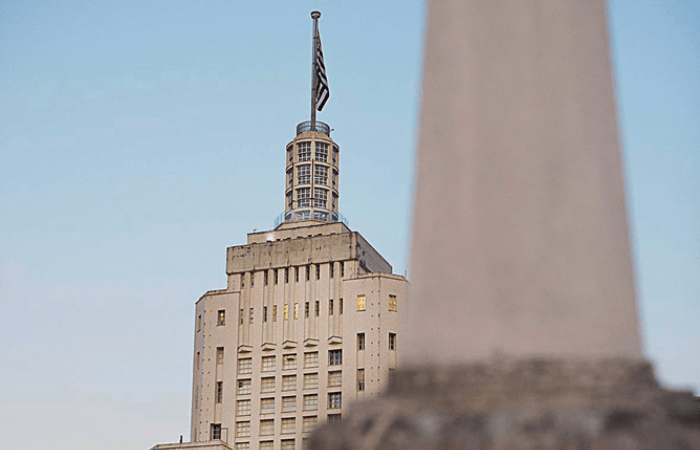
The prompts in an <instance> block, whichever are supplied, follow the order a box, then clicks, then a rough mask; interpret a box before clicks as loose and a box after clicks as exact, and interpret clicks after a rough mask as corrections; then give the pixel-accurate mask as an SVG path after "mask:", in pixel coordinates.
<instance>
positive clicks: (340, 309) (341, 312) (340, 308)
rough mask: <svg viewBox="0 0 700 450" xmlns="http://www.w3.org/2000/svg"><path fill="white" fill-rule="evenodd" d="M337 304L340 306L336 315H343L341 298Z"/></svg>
mask: <svg viewBox="0 0 700 450" xmlns="http://www.w3.org/2000/svg"><path fill="white" fill-rule="evenodd" d="M339 302H340V304H339V305H338V314H343V299H342V298H341V299H340V300H339Z"/></svg>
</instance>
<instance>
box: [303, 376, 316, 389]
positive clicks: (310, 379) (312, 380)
mask: <svg viewBox="0 0 700 450" xmlns="http://www.w3.org/2000/svg"><path fill="white" fill-rule="evenodd" d="M317 388H318V373H306V374H304V389H317Z"/></svg>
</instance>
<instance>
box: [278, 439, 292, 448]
mask: <svg viewBox="0 0 700 450" xmlns="http://www.w3.org/2000/svg"><path fill="white" fill-rule="evenodd" d="M280 450H294V439H282V443H281V447H280Z"/></svg>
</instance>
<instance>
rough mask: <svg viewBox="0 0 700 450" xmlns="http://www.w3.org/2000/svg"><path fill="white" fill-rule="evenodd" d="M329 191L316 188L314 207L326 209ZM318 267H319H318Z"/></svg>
mask: <svg viewBox="0 0 700 450" xmlns="http://www.w3.org/2000/svg"><path fill="white" fill-rule="evenodd" d="M327 198H328V191H327V190H325V189H323V188H314V207H315V208H325V207H326V199H327ZM317 267H318V266H317Z"/></svg>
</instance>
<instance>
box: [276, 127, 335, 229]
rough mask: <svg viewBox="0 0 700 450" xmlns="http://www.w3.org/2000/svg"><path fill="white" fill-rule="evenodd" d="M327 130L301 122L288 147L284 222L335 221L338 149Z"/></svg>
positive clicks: (329, 130)
mask: <svg viewBox="0 0 700 450" xmlns="http://www.w3.org/2000/svg"><path fill="white" fill-rule="evenodd" d="M330 133H331V129H330V127H329V126H328V125H327V124H325V123H323V122H319V121H316V124H315V127H314V128H313V129H312V126H311V122H302V123H300V124H299V125H298V126H297V136H296V137H295V138H294V140H293V141H292V142H290V143H289V144H287V173H286V183H285V206H284V222H293V221H300V220H316V221H321V222H337V221H338V198H339V195H338V174H339V169H338V167H339V162H340V148H339V147H338V145H337V144H336V143H335V142H333V139H331V136H330Z"/></svg>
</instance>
